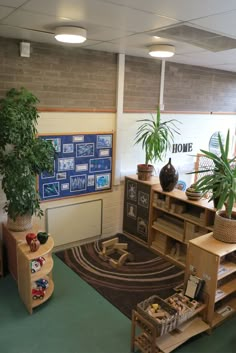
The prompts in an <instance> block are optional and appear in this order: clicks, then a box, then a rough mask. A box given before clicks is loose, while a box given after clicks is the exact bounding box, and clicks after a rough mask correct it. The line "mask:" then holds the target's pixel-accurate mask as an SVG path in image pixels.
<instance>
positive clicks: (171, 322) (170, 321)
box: [137, 295, 178, 336]
mask: <svg viewBox="0 0 236 353" xmlns="http://www.w3.org/2000/svg"><path fill="white" fill-rule="evenodd" d="M154 303H156V304H159V305H160V307H161V308H162V309H163V310H165V311H166V312H167V313H168V314H169V315H170V316H169V317H168V318H165V319H162V320H160V321H161V322H159V321H157V320H156V319H155V318H154V317H152V316H151V315H150V314H149V313H148V311H147V309H148V307H149V306H150V305H151V304H154ZM137 311H138V312H139V313H140V314H141V315H142V316H143V317H144V318H145V319H147V320H148V321H150V322H151V323H152V324H153V325H154V326H155V327H156V330H157V334H158V336H162V335H164V334H166V333H167V332H170V331H172V330H174V329H175V328H176V327H177V324H178V313H177V310H175V309H174V308H172V307H171V306H170V305H169V304H168V303H166V302H165V301H164V300H163V299H161V298H160V297H158V296H157V295H153V296H151V297H149V298H148V299H145V300H144V301H142V302H141V303H139V304H137Z"/></svg>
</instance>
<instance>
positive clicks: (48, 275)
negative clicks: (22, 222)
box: [2, 224, 54, 313]
mask: <svg viewBox="0 0 236 353" xmlns="http://www.w3.org/2000/svg"><path fill="white" fill-rule="evenodd" d="M2 229H3V241H4V244H5V247H6V252H7V265H8V269H9V271H10V273H11V275H12V276H13V278H14V279H15V280H16V282H17V286H18V290H19V295H20V297H21V299H22V301H23V303H24V304H25V306H26V308H27V310H28V311H29V312H30V313H32V310H33V308H35V307H36V306H39V305H41V304H42V303H44V302H45V301H46V300H48V299H49V298H50V296H51V295H52V293H53V291H54V283H53V279H52V269H53V259H52V249H53V246H54V241H53V238H52V237H51V236H50V237H49V238H48V240H47V242H46V244H41V245H40V247H39V249H38V250H37V251H35V252H31V251H30V248H29V246H28V245H27V243H26V239H25V236H26V234H27V233H36V234H37V233H38V231H39V228H38V226H37V225H34V226H33V228H31V229H29V230H28V231H24V232H13V231H11V230H9V229H8V228H7V226H6V225H5V224H3V227H2ZM40 257H43V258H44V259H45V262H44V264H43V265H42V266H40V269H39V267H38V268H37V270H38V269H39V270H38V271H36V272H35V273H32V272H31V262H32V261H33V260H35V259H38V258H40ZM39 279H45V280H47V281H48V284H49V286H48V288H46V290H45V293H44V295H43V298H41V299H40V298H38V299H33V296H32V288H33V287H34V286H35V281H37V280H39Z"/></svg>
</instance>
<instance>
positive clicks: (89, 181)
mask: <svg viewBox="0 0 236 353" xmlns="http://www.w3.org/2000/svg"><path fill="white" fill-rule="evenodd" d="M88 186H94V174H93V175H88Z"/></svg>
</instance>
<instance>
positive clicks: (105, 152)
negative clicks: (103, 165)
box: [99, 149, 110, 157]
mask: <svg viewBox="0 0 236 353" xmlns="http://www.w3.org/2000/svg"><path fill="white" fill-rule="evenodd" d="M109 156H110V150H109V149H101V150H99V157H109Z"/></svg>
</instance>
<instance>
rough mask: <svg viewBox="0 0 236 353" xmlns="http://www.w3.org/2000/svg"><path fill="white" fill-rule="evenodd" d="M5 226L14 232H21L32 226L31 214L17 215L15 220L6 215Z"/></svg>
mask: <svg viewBox="0 0 236 353" xmlns="http://www.w3.org/2000/svg"><path fill="white" fill-rule="evenodd" d="M7 228H8V229H10V230H13V231H14V232H22V231H24V230H28V229H30V228H32V216H31V214H26V215H22V216H17V217H16V219H15V220H13V219H12V218H10V217H9V216H8V219H7Z"/></svg>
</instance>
